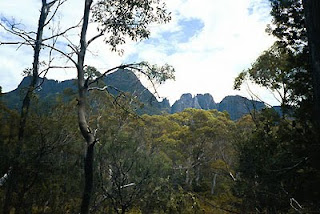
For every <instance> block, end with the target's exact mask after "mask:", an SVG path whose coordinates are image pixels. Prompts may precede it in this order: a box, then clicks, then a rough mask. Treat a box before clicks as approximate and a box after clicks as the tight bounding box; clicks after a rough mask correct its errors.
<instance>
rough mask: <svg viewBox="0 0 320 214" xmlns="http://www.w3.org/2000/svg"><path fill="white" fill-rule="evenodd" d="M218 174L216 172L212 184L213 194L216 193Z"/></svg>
mask: <svg viewBox="0 0 320 214" xmlns="http://www.w3.org/2000/svg"><path fill="white" fill-rule="evenodd" d="M217 176H218V174H217V173H214V176H213V178H212V185H211V195H213V194H214V190H215V187H216V181H217Z"/></svg>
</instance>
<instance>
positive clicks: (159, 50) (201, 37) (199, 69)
mask: <svg viewBox="0 0 320 214" xmlns="http://www.w3.org/2000/svg"><path fill="white" fill-rule="evenodd" d="M79 2H81V3H82V2H83V1H79V0H68V1H67V3H65V4H64V5H63V7H62V10H61V12H60V13H59V14H58V16H57V18H56V20H55V26H53V27H57V26H59V27H60V28H61V29H64V28H65V27H67V26H70V25H73V24H75V23H77V22H78V20H80V17H81V12H82V11H83V5H82V4H79ZM166 2H167V6H168V9H169V11H171V12H172V21H171V22H170V23H169V24H166V25H158V24H154V25H152V26H150V29H151V32H152V34H151V37H150V39H148V40H145V41H141V42H138V43H136V42H130V41H129V42H127V43H126V44H125V45H123V46H122V47H121V48H123V49H124V50H125V52H124V54H123V55H122V56H119V54H117V53H112V52H111V51H110V47H109V46H107V45H104V44H103V42H102V40H100V41H97V42H95V43H93V45H92V46H91V47H90V53H89V55H88V56H87V62H86V64H89V65H93V66H95V67H97V68H98V69H99V70H101V71H103V70H105V69H107V68H110V67H112V66H116V65H119V64H121V63H129V62H139V61H149V62H150V63H152V64H154V63H156V64H159V65H161V64H164V63H168V64H170V65H172V66H173V67H174V68H175V70H176V81H168V82H167V83H165V84H164V85H161V86H159V87H158V88H157V91H158V92H159V94H160V96H161V97H167V98H168V99H169V100H170V102H171V103H173V102H174V101H175V100H176V99H178V98H179V97H180V96H181V95H182V94H183V93H191V94H193V95H196V94H199V93H210V94H212V96H213V97H214V99H215V101H216V102H219V101H221V99H222V98H223V97H225V96H227V95H234V94H240V95H243V96H248V92H247V89H246V87H244V88H243V90H241V91H240V92H239V91H234V90H233V89H232V86H233V80H234V78H235V77H236V76H237V75H238V73H240V72H241V71H242V70H244V69H246V68H248V67H250V64H251V63H253V62H254V60H255V59H256V58H257V57H258V56H259V55H260V54H261V53H262V52H263V51H264V50H266V49H267V48H268V47H270V46H271V45H272V43H273V41H274V40H273V38H272V37H270V36H268V35H267V34H266V33H265V28H266V25H267V24H268V23H270V21H271V17H270V16H269V12H270V7H269V4H268V0H167V1H166ZM39 9H40V0H24V1H23V3H21V1H12V0H0V15H1V19H3V17H7V18H9V19H11V18H13V17H14V19H15V21H16V22H19V23H21V25H20V27H22V28H24V29H25V30H26V31H31V30H33V31H36V27H37V22H38V17H39ZM58 23H59V24H58ZM91 29H92V30H91V31H90V33H91V34H92V35H94V29H95V27H92V28H91ZM77 33H78V32H73V33H72V34H70V35H69V39H70V40H72V41H74V43H76V44H77V42H78V40H77V38H78V37H77ZM8 40H14V38H12V37H11V36H10V35H8V34H6V33H5V31H4V30H3V29H0V41H8ZM0 56H1V57H0V86H2V88H3V91H4V92H7V91H10V90H13V89H15V88H16V87H17V85H18V84H19V83H20V81H21V79H22V78H23V77H22V75H21V73H22V71H23V70H24V69H25V68H27V67H31V62H32V50H31V49H30V48H29V47H20V48H18V47H17V46H3V45H2V46H0ZM43 60H45V59H43ZM56 63H60V64H61V63H64V64H66V63H67V62H66V61H65V60H64V59H56ZM47 77H48V78H52V79H57V80H64V79H70V78H75V77H76V72H75V70H74V69H59V70H52V71H50V72H49V73H48V75H47ZM251 87H253V86H251ZM252 89H253V90H254V91H256V92H257V94H258V95H259V96H260V97H261V98H262V99H263V100H265V101H267V102H268V103H271V104H277V103H276V102H275V100H274V99H272V95H271V94H270V93H269V92H266V91H263V90H258V89H257V88H256V87H253V88H252Z"/></svg>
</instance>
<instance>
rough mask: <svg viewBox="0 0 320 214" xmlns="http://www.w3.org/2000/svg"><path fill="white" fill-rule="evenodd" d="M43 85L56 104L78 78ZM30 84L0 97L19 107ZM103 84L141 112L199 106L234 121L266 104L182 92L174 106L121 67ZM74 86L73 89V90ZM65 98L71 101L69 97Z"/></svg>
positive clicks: (41, 92) (47, 97)
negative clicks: (129, 99) (127, 98)
mask: <svg viewBox="0 0 320 214" xmlns="http://www.w3.org/2000/svg"><path fill="white" fill-rule="evenodd" d="M42 82H43V84H41V87H39V88H37V89H36V91H35V93H36V94H37V96H38V97H39V98H40V99H41V100H43V101H46V102H47V103H49V104H50V103H52V104H53V103H54V100H55V97H56V96H57V95H59V94H61V93H63V92H64V91H65V89H69V92H70V93H71V94H72V93H73V94H76V91H77V89H76V84H75V80H66V81H62V82H59V81H56V80H48V79H40V81H39V84H40V83H42ZM29 83H30V77H25V78H24V79H23V80H22V82H21V83H20V85H19V86H18V88H17V89H15V90H13V91H11V92H8V93H5V94H4V95H3V96H2V97H1V99H2V100H3V101H4V102H5V103H6V104H7V106H8V107H10V108H16V109H19V108H20V106H21V102H22V98H23V94H24V93H25V88H26V87H28V85H29ZM104 84H105V85H107V86H110V87H109V92H110V93H111V94H113V95H117V94H118V93H119V91H121V92H128V93H130V94H131V95H132V96H134V97H137V99H138V100H139V101H140V102H141V103H143V106H144V107H143V108H141V109H137V113H138V114H162V113H176V112H181V111H183V110H184V109H186V108H196V109H204V110H210V109H217V110H219V111H227V112H228V113H229V115H230V118H231V119H232V120H237V119H239V118H240V117H242V116H243V115H244V114H248V113H250V111H252V110H253V109H256V110H261V109H262V108H264V107H265V105H264V104H263V103H262V102H258V101H252V100H248V99H247V98H245V97H241V96H227V97H225V98H224V99H223V100H222V101H221V102H220V103H216V102H215V101H214V99H213V97H212V96H211V95H210V94H208V93H206V94H197V95H196V96H194V97H193V96H192V95H191V94H190V93H187V94H183V95H182V96H181V97H180V99H179V100H177V101H176V102H175V103H174V104H173V105H172V106H170V104H169V101H168V100H167V99H163V100H162V101H158V100H157V99H156V97H155V96H154V95H153V94H152V93H151V92H150V91H149V90H148V89H147V88H145V87H144V86H143V85H142V84H141V82H140V80H139V79H138V78H137V77H136V75H135V74H134V73H133V72H131V71H128V70H118V71H116V72H114V73H111V74H109V75H107V76H106V77H105V78H104ZM70 89H71V90H70ZM66 100H68V99H67V98H66Z"/></svg>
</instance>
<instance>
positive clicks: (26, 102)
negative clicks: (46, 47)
mask: <svg viewBox="0 0 320 214" xmlns="http://www.w3.org/2000/svg"><path fill="white" fill-rule="evenodd" d="M52 5H53V4H51V3H50V4H48V3H47V0H42V6H41V12H40V17H39V21H38V29H37V36H36V40H35V44H34V47H33V49H34V56H33V63H32V79H31V82H30V85H29V87H28V90H27V93H26V95H25V97H24V99H23V102H22V107H21V112H20V124H19V132H18V143H19V145H17V148H16V150H15V158H16V159H17V158H18V157H19V156H20V152H21V148H22V144H23V136H24V131H25V127H26V122H27V117H28V113H29V108H30V103H31V97H32V93H33V91H34V89H35V87H36V84H37V81H38V79H39V57H40V51H41V45H42V42H43V29H44V27H45V22H46V19H47V17H48V14H49V9H50V7H51V6H52ZM14 162H16V161H14ZM13 165H14V166H13V167H12V170H11V172H10V175H9V179H10V181H9V182H8V187H7V192H6V198H5V202H4V206H3V213H4V214H7V213H10V209H11V205H12V194H13V188H14V186H15V184H16V182H15V180H16V177H17V175H15V174H16V171H17V169H16V168H17V166H16V163H14V164H13ZM13 185H14V186H13ZM20 200H21V199H20Z"/></svg>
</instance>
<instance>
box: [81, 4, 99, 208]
mask: <svg viewBox="0 0 320 214" xmlns="http://www.w3.org/2000/svg"><path fill="white" fill-rule="evenodd" d="M91 5H92V0H86V1H85V7H84V16H83V24H82V29H81V36H80V51H79V53H78V62H77V72H78V93H79V98H78V123H79V128H80V131H81V134H82V136H83V138H84V139H85V140H86V150H87V151H86V155H85V159H84V161H85V163H84V173H85V184H84V190H83V196H82V202H81V214H87V213H89V208H90V201H91V195H92V189H93V161H94V152H93V151H94V145H95V137H94V134H93V132H92V131H91V129H90V127H89V125H88V122H87V119H86V103H87V93H88V86H87V85H86V82H85V78H84V59H85V54H86V51H87V41H86V34H87V30H88V24H89V17H90V7H91Z"/></svg>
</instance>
